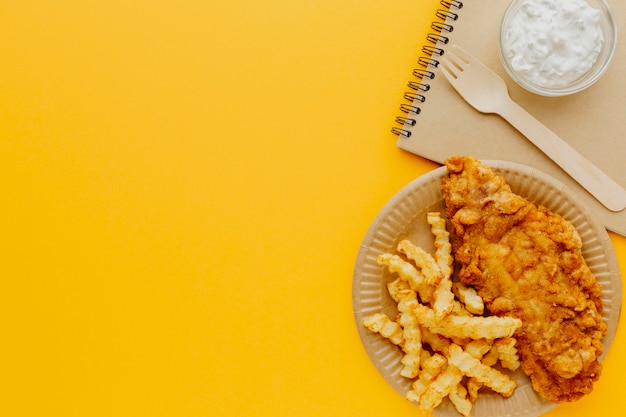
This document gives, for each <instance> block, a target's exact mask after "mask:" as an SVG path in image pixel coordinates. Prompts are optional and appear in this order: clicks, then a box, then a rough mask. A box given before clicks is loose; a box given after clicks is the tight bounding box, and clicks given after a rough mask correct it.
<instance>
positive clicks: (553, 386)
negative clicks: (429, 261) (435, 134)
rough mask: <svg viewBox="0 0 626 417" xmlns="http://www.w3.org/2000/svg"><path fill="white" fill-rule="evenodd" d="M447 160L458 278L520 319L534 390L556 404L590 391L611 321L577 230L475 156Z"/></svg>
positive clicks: (493, 307) (497, 310)
mask: <svg viewBox="0 0 626 417" xmlns="http://www.w3.org/2000/svg"><path fill="white" fill-rule="evenodd" d="M446 166H447V168H448V171H449V176H448V177H447V178H445V179H444V180H443V182H442V186H441V190H442V193H443V195H444V199H445V203H446V212H447V216H448V218H449V219H450V220H451V223H452V226H453V232H454V242H453V250H454V254H455V259H456V261H457V263H459V264H460V265H461V269H460V272H459V279H460V280H461V281H462V282H464V283H466V284H470V285H473V286H475V287H476V288H477V289H478V291H479V294H480V295H481V297H483V299H484V300H485V304H486V306H487V308H488V309H489V311H490V312H491V313H493V314H496V315H511V316H515V317H518V318H520V319H522V322H523V326H522V328H521V329H520V330H518V332H517V333H516V335H515V336H516V338H517V339H518V346H519V349H520V356H521V358H522V369H523V370H524V372H525V373H526V374H527V375H529V377H530V378H531V381H532V383H533V387H534V388H535V390H537V391H538V392H539V393H540V394H541V395H542V396H543V397H544V398H546V399H547V400H549V401H552V402H556V403H559V402H564V401H573V400H576V399H578V398H580V397H582V396H583V395H585V394H588V393H589V392H591V390H592V387H593V383H594V382H595V381H596V380H597V379H598V378H599V376H600V372H601V365H600V363H599V362H598V356H600V355H601V354H602V337H603V336H604V334H606V332H607V326H606V324H605V323H604V321H603V320H602V317H601V312H602V308H603V306H602V300H601V298H600V297H601V288H600V286H599V284H598V283H597V280H596V278H595V276H594V275H593V273H592V272H591V270H590V269H589V268H588V266H587V264H586V263H585V260H584V258H583V256H582V253H581V247H582V242H581V239H580V236H579V235H578V233H577V232H576V230H575V228H574V227H573V226H572V224H571V223H569V222H568V221H566V220H565V219H563V218H562V217H561V216H559V215H557V214H555V213H552V212H550V211H549V210H547V209H546V208H545V207H537V206H535V205H534V204H532V203H530V202H528V201H527V200H525V199H524V198H522V197H520V196H518V195H516V194H514V193H513V192H512V191H511V189H510V187H509V185H508V184H507V183H506V181H505V180H504V178H502V177H500V176H498V175H495V174H494V172H493V171H492V170H491V169H490V168H489V167H486V166H483V165H481V164H480V162H479V161H477V160H475V159H474V158H471V157H453V158H450V159H448V160H447V161H446Z"/></svg>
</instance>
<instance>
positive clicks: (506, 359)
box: [494, 337, 520, 371]
mask: <svg viewBox="0 0 626 417" xmlns="http://www.w3.org/2000/svg"><path fill="white" fill-rule="evenodd" d="M515 344H516V340H515V339H514V338H512V337H506V338H504V339H500V340H496V342H495V343H494V346H495V348H496V350H497V352H498V359H499V361H500V364H501V365H502V367H503V368H506V369H510V370H511V371H515V370H516V369H517V368H519V367H520V361H519V356H518V354H517V348H516V347H515Z"/></svg>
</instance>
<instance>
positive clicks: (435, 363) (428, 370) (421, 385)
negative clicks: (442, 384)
mask: <svg viewBox="0 0 626 417" xmlns="http://www.w3.org/2000/svg"><path fill="white" fill-rule="evenodd" d="M447 362H448V361H447V359H446V358H445V357H444V356H443V355H440V354H438V353H435V354H433V355H431V356H429V357H428V358H422V364H421V370H420V374H419V377H418V379H417V380H415V381H414V382H413V384H412V385H411V390H409V391H408V392H407V393H406V398H407V399H408V400H409V401H412V402H414V403H419V401H420V398H421V397H422V395H423V394H424V393H425V392H426V390H427V389H428V386H429V385H430V384H431V383H432V382H433V381H434V380H435V378H436V377H437V375H439V374H440V373H441V371H442V370H443V368H444V366H445V365H446V364H447Z"/></svg>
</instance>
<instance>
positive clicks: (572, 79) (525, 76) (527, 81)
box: [498, 0, 617, 97]
mask: <svg viewBox="0 0 626 417" xmlns="http://www.w3.org/2000/svg"><path fill="white" fill-rule="evenodd" d="M581 1H584V2H586V3H588V4H589V5H590V6H591V7H593V8H594V9H596V10H598V11H599V18H600V19H599V26H600V29H601V31H602V35H603V39H604V40H603V42H602V45H601V48H600V51H599V53H598V55H597V58H596V60H595V62H594V63H593V65H591V67H590V68H588V69H587V70H586V71H584V72H583V73H582V74H579V75H576V76H574V75H572V74H573V73H569V74H570V75H569V76H568V75H567V74H568V72H567V71H565V72H564V73H563V72H562V75H556V74H555V73H553V72H552V67H550V66H549V65H548V64H550V63H551V62H556V64H555V65H559V64H558V61H557V60H556V56H557V55H558V54H559V53H555V52H554V51H555V50H559V51H562V50H563V49H561V48H563V45H564V43H566V42H568V38H567V36H566V34H567V30H568V29H567V28H565V29H559V30H556V29H552V32H551V34H550V35H547V36H544V35H543V34H542V33H543V32H541V31H540V30H539V29H543V28H542V27H541V25H538V24H536V20H534V21H531V22H528V21H526V22H524V23H520V22H522V20H519V21H518V22H517V23H516V25H518V26H517V27H518V28H519V29H522V31H523V32H524V35H525V36H524V38H523V39H522V38H518V40H517V41H515V42H518V47H517V49H515V50H512V49H510V48H509V47H507V44H508V43H510V42H512V39H514V35H513V33H514V31H510V29H511V27H512V24H513V23H514V20H515V19H516V18H519V17H518V16H523V15H521V14H520V13H522V12H524V11H525V10H526V9H525V8H528V7H529V3H530V5H532V4H535V5H538V4H540V3H545V4H548V3H549V4H551V5H552V6H550V7H553V6H554V5H556V6H557V7H560V6H559V5H570V4H572V3H573V2H572V1H571V0H559V1H545V0H513V1H511V3H510V4H509V6H508V7H507V9H506V11H505V13H504V17H503V18H502V23H501V26H500V37H499V42H498V51H499V54H500V59H501V60H502V63H503V65H504V68H505V70H506V72H507V73H508V74H509V76H510V77H511V78H512V79H513V80H514V81H515V82H516V83H518V84H519V85H520V86H522V87H523V88H525V89H526V90H528V91H531V92H533V93H536V94H539V95H542V96H549V97H557V96H565V95H568V94H574V93H577V92H579V91H582V90H584V89H585V88H587V87H589V86H591V85H592V84H593V83H595V82H596V81H597V80H598V79H599V78H600V77H601V76H602V75H603V74H604V73H605V71H606V69H607V68H608V66H609V64H610V62H611V59H612V58H613V54H614V53H615V46H616V43H617V25H616V23H615V19H614V17H613V13H612V12H611V9H610V8H609V6H608V4H607V3H606V2H605V1H604V0H581ZM568 7H569V6H568ZM538 10H540V9H537V8H535V9H533V13H536V12H537V11H538ZM548 13H552V11H548ZM533 19H536V16H535V17H534V18H533ZM564 23H567V24H569V25H571V24H574V23H576V19H574V18H572V17H571V16H569V17H567V18H565V19H564ZM570 28H571V26H570ZM559 36H562V38H561V39H559ZM546 39H547V41H546ZM569 40H570V42H571V40H572V38H569ZM529 41H530V42H533V43H534V45H530V46H529V45H527V44H525V42H529ZM583 43H584V42H580V41H578V42H576V45H573V44H572V45H570V46H572V47H574V48H576V47H579V46H580V45H582V44H583ZM537 45H539V46H540V47H541V48H544V49H543V50H542V51H541V52H542V53H543V54H546V53H547V56H545V57H544V58H541V59H536V57H534V58H532V59H531V60H530V61H528V60H527V61H524V58H523V57H522V56H521V55H520V54H522V53H526V54H528V53H529V52H530V50H531V49H530V48H534V47H536V46H537ZM566 47H567V45H566ZM546 48H547V49H546ZM536 50H537V51H539V50H540V48H538V49H536ZM546 51H547V52H546ZM539 55H541V54H539ZM539 55H538V56H539ZM568 55H569V57H572V56H574V55H575V54H568ZM514 58H517V59H514ZM533 60H536V61H538V62H531V61H533ZM586 61H587V66H589V65H588V63H589V61H590V60H589V58H588V57H587V58H586ZM520 62H521V65H520ZM546 65H548V66H547V67H546ZM539 66H542V69H541V71H539V70H538V68H539ZM546 68H548V69H547V70H546ZM554 68H557V67H554ZM548 73H550V74H551V75H550V76H546V77H543V75H542V76H538V74H548ZM556 73H559V71H558V70H557V71H556Z"/></svg>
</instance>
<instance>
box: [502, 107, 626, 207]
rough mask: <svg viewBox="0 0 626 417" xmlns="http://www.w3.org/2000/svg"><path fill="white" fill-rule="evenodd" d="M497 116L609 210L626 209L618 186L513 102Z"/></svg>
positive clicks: (625, 199)
mask: <svg viewBox="0 0 626 417" xmlns="http://www.w3.org/2000/svg"><path fill="white" fill-rule="evenodd" d="M498 113H499V114H500V116H502V118H504V119H505V120H506V121H508V122H509V123H510V124H511V125H512V126H513V127H514V128H516V129H517V130H518V131H519V132H520V133H522V134H523V135H524V136H526V138H528V140H530V141H531V142H532V143H533V144H534V145H535V146H537V148H539V149H540V150H541V151H543V153H545V154H546V155H547V156H548V157H549V158H550V159H552V160H553V161H554V162H555V163H556V164H557V165H559V166H560V167H561V168H562V169H563V170H564V171H565V172H567V173H568V174H569V175H570V176H571V177H572V178H573V179H574V180H576V181H577V182H578V183H579V184H580V185H581V186H582V187H583V188H585V189H586V190H587V191H588V192H589V193H590V194H591V195H593V196H594V197H595V198H596V199H597V200H598V201H600V202H601V203H602V204H603V205H604V206H605V207H606V208H608V209H609V210H611V211H621V210H623V209H624V208H626V191H625V190H624V189H623V188H622V187H621V186H620V185H619V184H618V183H617V182H615V181H614V180H613V179H612V178H611V177H609V176H608V175H606V174H605V173H604V172H602V171H601V170H600V169H599V168H598V167H597V166H595V165H594V164H593V163H591V161H589V160H588V159H587V158H585V157H584V156H582V155H581V154H580V153H578V152H577V151H576V150H575V149H574V148H572V147H571V146H570V145H569V144H567V142H565V141H564V140H563V139H561V138H560V137H559V136H557V135H556V134H555V133H554V132H552V131H551V130H550V129H548V128H547V127H546V126H545V125H544V124H542V123H541V122H539V121H538V120H537V119H535V118H534V117H533V116H532V115H531V114H530V113H528V112H527V111H526V110H524V109H523V108H522V107H520V106H519V105H518V104H517V103H515V102H514V101H513V100H508V103H507V105H506V106H503V107H502V109H501V110H499V111H498Z"/></svg>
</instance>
